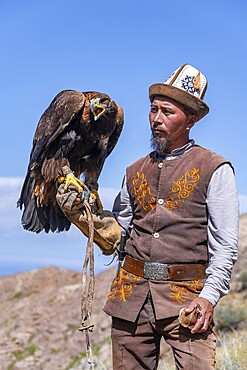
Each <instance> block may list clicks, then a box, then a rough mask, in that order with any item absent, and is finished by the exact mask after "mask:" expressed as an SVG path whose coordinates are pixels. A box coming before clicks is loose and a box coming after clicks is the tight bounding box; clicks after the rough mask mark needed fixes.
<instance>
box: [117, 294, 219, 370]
mask: <svg viewBox="0 0 247 370" xmlns="http://www.w3.org/2000/svg"><path fill="white" fill-rule="evenodd" d="M162 337H163V338H164V339H165V341H166V342H167V343H168V344H169V345H170V346H171V348H172V351H173V355H174V360H175V364H176V369H177V370H180V369H185V370H212V369H215V353H216V337H215V334H214V332H213V330H212V329H210V330H208V331H207V332H205V333H196V334H191V332H190V330H189V329H187V328H183V327H182V326H181V325H180V324H179V322H178V319H177V318H169V319H164V320H156V319H155V312H154V307H153V303H152V299H151V297H150V295H149V296H148V297H147V299H146V301H145V303H144V306H143V308H142V310H141V312H140V314H139V316H138V318H137V320H136V322H134V323H132V322H130V321H125V320H122V319H119V318H115V317H113V318H112V351H113V370H139V369H140V370H141V369H148V370H154V369H157V367H158V361H159V351H160V341H161V339H162Z"/></svg>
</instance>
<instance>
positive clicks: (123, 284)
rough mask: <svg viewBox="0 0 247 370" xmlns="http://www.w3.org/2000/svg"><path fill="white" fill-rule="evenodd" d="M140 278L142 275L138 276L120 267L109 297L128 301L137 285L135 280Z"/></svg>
mask: <svg viewBox="0 0 247 370" xmlns="http://www.w3.org/2000/svg"><path fill="white" fill-rule="evenodd" d="M138 280H140V276H136V275H134V274H131V273H129V272H126V271H125V270H123V269H120V271H119V274H118V276H117V277H116V278H115V279H114V280H113V283H112V288H111V291H110V293H109V294H108V296H107V298H108V299H116V300H117V301H119V302H120V301H124V302H126V300H127V299H128V298H129V296H130V295H131V293H132V291H133V289H134V288H135V287H136V283H135V281H138Z"/></svg>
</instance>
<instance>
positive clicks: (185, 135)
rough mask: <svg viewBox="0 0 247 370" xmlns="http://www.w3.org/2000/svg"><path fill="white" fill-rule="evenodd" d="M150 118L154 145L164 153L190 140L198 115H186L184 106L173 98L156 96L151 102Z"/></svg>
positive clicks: (159, 151) (160, 152)
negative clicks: (190, 131)
mask: <svg viewBox="0 0 247 370" xmlns="http://www.w3.org/2000/svg"><path fill="white" fill-rule="evenodd" d="M149 120H150V125H151V130H152V146H153V147H154V149H156V150H157V151H158V153H159V154H161V155H162V154H165V153H167V152H171V151H172V150H174V149H176V148H180V147H182V146H183V145H185V144H186V143H187V142H188V140H189V130H190V128H191V127H192V126H193V125H194V123H195V121H196V116H195V115H193V114H187V115H186V114H185V110H184V108H183V107H182V106H181V105H180V104H179V103H177V102H175V101H174V100H173V99H170V98H167V97H165V96H156V97H155V98H154V100H153V102H152V104H151V109H150V113H149Z"/></svg>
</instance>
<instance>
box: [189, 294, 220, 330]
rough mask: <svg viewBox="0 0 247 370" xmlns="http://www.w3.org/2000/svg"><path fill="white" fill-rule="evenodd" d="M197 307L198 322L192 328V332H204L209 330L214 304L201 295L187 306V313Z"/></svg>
mask: <svg viewBox="0 0 247 370" xmlns="http://www.w3.org/2000/svg"><path fill="white" fill-rule="evenodd" d="M196 307H197V312H198V314H197V322H196V324H195V325H194V326H193V328H192V329H191V333H192V334H194V333H202V332H205V331H207V330H208V328H209V325H210V324H211V321H212V319H213V312H214V306H213V304H212V303H211V302H209V301H208V300H207V299H206V298H202V297H199V298H197V299H195V300H194V301H192V302H191V304H190V305H189V306H188V307H187V308H186V310H185V312H186V314H190V313H191V312H192V311H193V310H194V309H195V308H196Z"/></svg>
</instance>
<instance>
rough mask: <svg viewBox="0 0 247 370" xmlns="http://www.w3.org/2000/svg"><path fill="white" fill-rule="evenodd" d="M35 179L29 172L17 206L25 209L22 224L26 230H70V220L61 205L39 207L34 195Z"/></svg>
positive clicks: (38, 231) (37, 231)
mask: <svg viewBox="0 0 247 370" xmlns="http://www.w3.org/2000/svg"><path fill="white" fill-rule="evenodd" d="M34 186H35V179H34V178H33V177H31V176H29V174H27V176H26V179H25V181H24V184H23V188H22V191H21V195H20V199H19V200H18V202H17V206H18V207H20V209H22V207H24V210H23V214H22V218H21V224H22V226H23V228H24V229H25V230H28V231H32V232H35V233H37V234H38V233H40V232H41V231H42V230H44V231H45V232H46V233H48V232H49V231H52V232H56V231H57V232H61V231H64V230H66V231H67V230H69V228H70V224H71V223H70V221H69V220H68V219H67V218H66V217H65V215H64V214H63V212H62V211H61V209H60V207H59V206H58V205H57V204H56V205H53V204H49V205H47V206H46V205H44V206H42V207H39V206H38V205H37V202H36V197H35V195H34Z"/></svg>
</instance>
